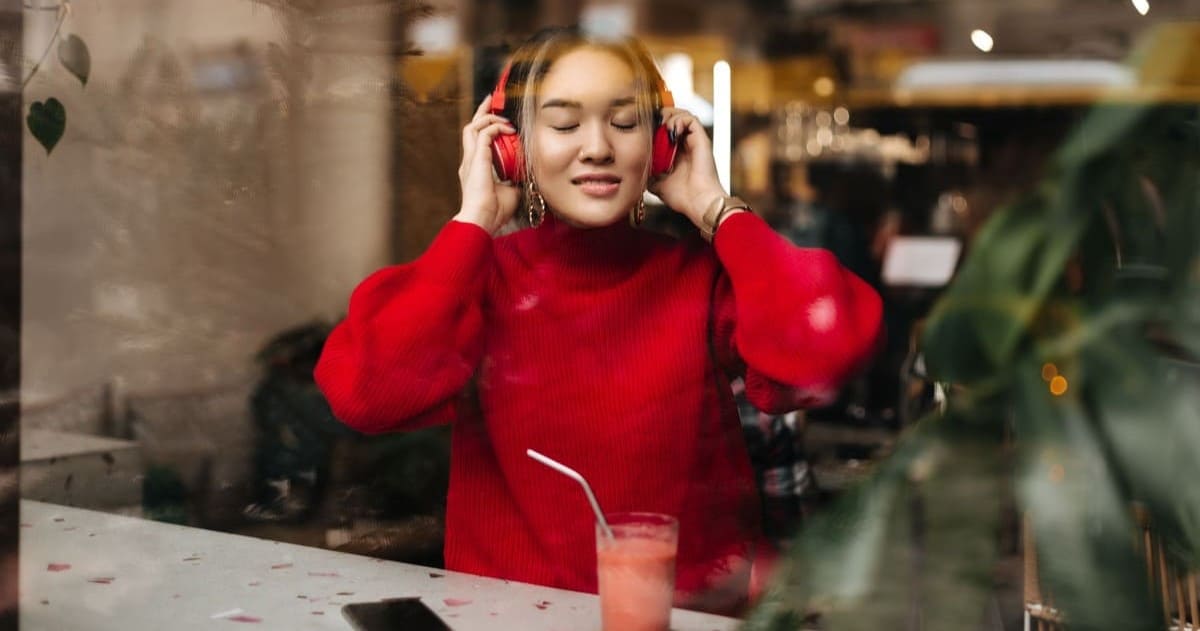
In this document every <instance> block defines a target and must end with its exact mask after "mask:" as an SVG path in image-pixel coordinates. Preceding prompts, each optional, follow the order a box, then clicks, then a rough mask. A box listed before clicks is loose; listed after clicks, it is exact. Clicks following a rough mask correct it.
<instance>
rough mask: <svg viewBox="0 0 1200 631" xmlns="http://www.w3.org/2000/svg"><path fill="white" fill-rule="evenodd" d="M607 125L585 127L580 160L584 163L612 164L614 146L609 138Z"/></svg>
mask: <svg viewBox="0 0 1200 631" xmlns="http://www.w3.org/2000/svg"><path fill="white" fill-rule="evenodd" d="M606 127H607V125H603V124H593V125H585V126H584V127H583V139H582V142H583V145H582V146H581V147H580V148H579V158H580V159H581V160H583V161H584V162H590V163H594V164H606V163H608V162H612V159H613V145H612V141H611V139H609V137H608V130H607V129H606Z"/></svg>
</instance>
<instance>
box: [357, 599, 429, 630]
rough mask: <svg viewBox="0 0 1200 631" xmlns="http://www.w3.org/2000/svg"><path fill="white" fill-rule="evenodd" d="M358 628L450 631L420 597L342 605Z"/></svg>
mask: <svg viewBox="0 0 1200 631" xmlns="http://www.w3.org/2000/svg"><path fill="white" fill-rule="evenodd" d="M342 615H343V616H345V617H346V619H347V620H349V621H350V624H351V625H353V626H354V628H355V629H357V630H358V631H397V630H403V631H451V629H450V627H449V626H447V625H446V623H445V622H443V621H442V619H441V618H439V617H438V616H437V614H435V613H433V610H432V609H430V608H429V607H428V606H426V605H425V603H423V602H421V599H420V598H385V599H383V600H379V601H374V602H365V603H350V604H348V605H345V606H343V607H342Z"/></svg>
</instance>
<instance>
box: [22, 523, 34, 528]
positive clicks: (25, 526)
mask: <svg viewBox="0 0 1200 631" xmlns="http://www.w3.org/2000/svg"><path fill="white" fill-rule="evenodd" d="M21 527H22V528H33V524H27V523H25V522H21Z"/></svg>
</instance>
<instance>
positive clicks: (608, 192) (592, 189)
mask: <svg viewBox="0 0 1200 631" xmlns="http://www.w3.org/2000/svg"><path fill="white" fill-rule="evenodd" d="M571 183H572V184H574V185H575V186H578V187H579V189H580V190H581V191H583V193H584V194H586V195H591V196H592V197H611V196H613V195H616V194H617V191H618V190H620V188H621V178H619V177H617V176H615V175H610V174H608V173H587V174H584V175H581V176H579V177H577V178H575V179H573V180H571Z"/></svg>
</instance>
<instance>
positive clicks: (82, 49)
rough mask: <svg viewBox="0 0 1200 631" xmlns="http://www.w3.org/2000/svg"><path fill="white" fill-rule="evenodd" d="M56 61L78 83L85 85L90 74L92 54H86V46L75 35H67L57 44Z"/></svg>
mask: <svg viewBox="0 0 1200 631" xmlns="http://www.w3.org/2000/svg"><path fill="white" fill-rule="evenodd" d="M58 60H59V61H61V62H62V65H63V66H64V67H65V68H66V69H67V70H69V71H70V72H71V74H73V75H75V76H76V77H77V78H78V79H79V82H80V83H82V84H83V85H85V86H86V85H87V82H88V76H89V75H91V72H92V54H91V53H90V52H88V47H87V44H85V43H83V40H82V39H79V37H78V36H77V35H68V36H66V37H65V38H63V39H61V40H60V41H59V42H58Z"/></svg>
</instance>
